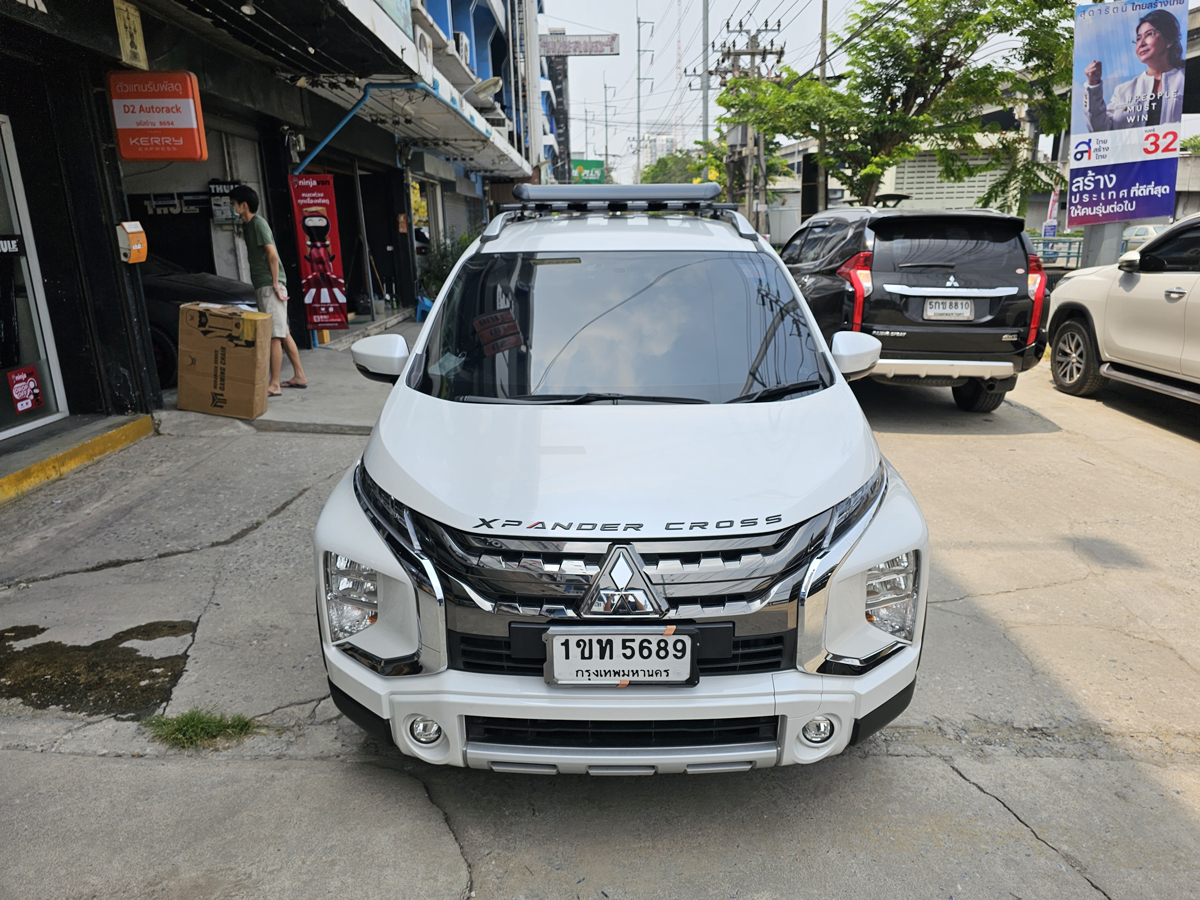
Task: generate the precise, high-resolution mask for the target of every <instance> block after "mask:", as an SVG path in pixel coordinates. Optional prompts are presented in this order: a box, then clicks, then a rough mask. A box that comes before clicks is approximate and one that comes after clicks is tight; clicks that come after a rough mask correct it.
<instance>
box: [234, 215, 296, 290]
mask: <svg viewBox="0 0 1200 900" xmlns="http://www.w3.org/2000/svg"><path fill="white" fill-rule="evenodd" d="M242 237H244V238H245V239H246V255H247V256H248V257H249V258H250V283H251V284H252V285H254V286H255V287H256V288H262V287H270V286H271V285H273V284H274V283H275V281H274V279H272V278H271V266H270V265H269V264H268V263H267V244H274V243H275V235H274V234H272V233H271V226H270V225H268V224H267V220H266V219H264V218H263V217H262V216H259V215H256V216H254V218H252V219H251V220H250V221H249V222H244V223H242ZM279 283H280V284H283V285H286V284H287V278H286V277H285V276H284V274H283V266H282V265H280V267H279Z"/></svg>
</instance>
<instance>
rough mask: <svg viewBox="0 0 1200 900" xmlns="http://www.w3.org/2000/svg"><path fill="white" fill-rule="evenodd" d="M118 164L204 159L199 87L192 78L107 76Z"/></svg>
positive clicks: (150, 74) (156, 74) (205, 145)
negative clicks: (141, 161)
mask: <svg viewBox="0 0 1200 900" xmlns="http://www.w3.org/2000/svg"><path fill="white" fill-rule="evenodd" d="M108 94H109V99H111V100H112V110H113V124H114V125H115V126H116V129H117V152H118V153H120V155H121V159H130V160H168V161H172V162H203V161H204V160H206V159H208V143H207V142H206V141H205V138H204V114H203V113H202V112H201V110H200V85H199V84H198V83H197V81H196V76H195V75H193V74H192V73H191V72H109V73H108Z"/></svg>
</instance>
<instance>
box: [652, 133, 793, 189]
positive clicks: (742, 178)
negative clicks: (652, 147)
mask: <svg viewBox="0 0 1200 900" xmlns="http://www.w3.org/2000/svg"><path fill="white" fill-rule="evenodd" d="M778 151H779V142H778V141H774V140H769V141H767V144H766V148H765V151H764V152H765V154H766V159H767V184H770V183H771V182H772V181H774V180H775V179H777V178H780V177H781V176H783V175H785V174H790V172H789V170H788V167H787V163H786V162H784V161H783V160H782V159H780V158H779V157H778V156H776V155H775V154H776V153H777V152H778ZM728 152H729V148H728V147H727V146H726V144H725V142H724V141H720V142H717V141H696V149H695V150H694V151H691V152H687V151H676V152H675V153H672V154H670V155H668V156H660V157H659V158H658V159H657V160H656V161H655V163H654V164H653V165H651V166H647V167H646V168H645V169H643V170H642V183H643V184H700V183H701V182H705V181H715V182H716V183H717V184H719V185H721V188H722V190H724V192H725V197H726V198H727V199H729V200H730V201H732V200H733V198H736V197H738V196H740V195H741V194H742V192H744V191H745V189H746V169H745V167H744V166H742V165H736V164H735V165H734V167H733V184H732V185H730V183H729V177H728V174H727V173H726V171H725V157H726V155H727V154H728ZM768 196H772V195H770V194H769V193H768Z"/></svg>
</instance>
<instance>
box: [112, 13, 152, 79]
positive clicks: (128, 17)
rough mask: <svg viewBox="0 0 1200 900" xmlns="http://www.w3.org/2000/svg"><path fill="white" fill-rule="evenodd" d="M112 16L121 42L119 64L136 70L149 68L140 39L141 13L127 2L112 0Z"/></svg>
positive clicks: (144, 43)
mask: <svg viewBox="0 0 1200 900" xmlns="http://www.w3.org/2000/svg"><path fill="white" fill-rule="evenodd" d="M113 14H114V15H115V16H116V17H117V36H118V37H119V38H120V40H121V62H123V63H125V65H127V66H134V67H135V68H138V69H148V68H150V65H149V62H148V60H147V58H146V41H145V39H144V38H143V37H142V14H141V12H140V11H139V10H138V8H137V7H136V6H134V5H133V4H132V3H129V2H127V0H113Z"/></svg>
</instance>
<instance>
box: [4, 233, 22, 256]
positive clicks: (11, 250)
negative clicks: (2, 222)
mask: <svg viewBox="0 0 1200 900" xmlns="http://www.w3.org/2000/svg"><path fill="white" fill-rule="evenodd" d="M24 252H25V245H24V244H23V243H22V241H21V236H20V235H19V234H0V256H20V255H21V254H22V253H24Z"/></svg>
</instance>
